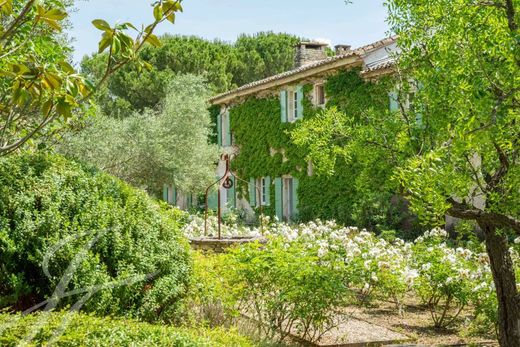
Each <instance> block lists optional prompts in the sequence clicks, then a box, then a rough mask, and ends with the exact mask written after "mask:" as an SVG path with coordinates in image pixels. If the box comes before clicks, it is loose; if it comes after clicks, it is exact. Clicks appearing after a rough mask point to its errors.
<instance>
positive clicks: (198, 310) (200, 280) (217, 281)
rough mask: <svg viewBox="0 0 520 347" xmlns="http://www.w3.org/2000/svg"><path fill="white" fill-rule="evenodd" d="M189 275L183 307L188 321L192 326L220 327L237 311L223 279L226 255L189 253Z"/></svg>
mask: <svg viewBox="0 0 520 347" xmlns="http://www.w3.org/2000/svg"><path fill="white" fill-rule="evenodd" d="M193 258H194V262H193V276H192V285H191V286H190V288H191V291H190V294H189V299H188V300H187V306H188V307H189V310H186V312H187V313H188V315H189V316H188V317H187V318H188V319H187V320H188V321H189V322H190V323H191V324H192V325H194V326H201V325H209V326H211V327H216V326H224V325H228V324H230V323H231V321H232V319H233V317H235V316H236V314H237V312H236V311H235V309H234V307H235V304H236V300H235V298H234V296H233V295H232V292H233V291H232V289H231V288H230V287H229V282H228V281H227V280H226V278H225V276H223V272H224V271H225V269H226V265H227V264H226V262H225V259H226V256H225V255H223V254H213V253H205V254H203V253H201V252H193Z"/></svg>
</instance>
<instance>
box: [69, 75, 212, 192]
mask: <svg viewBox="0 0 520 347" xmlns="http://www.w3.org/2000/svg"><path fill="white" fill-rule="evenodd" d="M209 95H210V94H209V91H208V89H207V88H206V86H205V80H204V78H202V77H201V76H193V75H177V76H175V77H173V78H172V79H171V80H170V81H169V84H168V95H167V97H166V98H165V100H164V101H163V102H162V103H161V108H160V109H159V110H157V111H156V112H154V111H150V110H148V111H144V112H143V114H135V115H133V116H129V117H125V118H118V119H116V118H112V117H108V116H104V115H99V116H98V117H96V118H95V119H93V121H92V122H91V124H87V126H86V128H85V129H84V130H82V131H80V132H79V133H77V134H72V135H70V136H68V137H67V140H66V141H64V142H63V144H62V145H61V146H59V150H60V151H61V152H62V153H64V154H66V155H68V156H70V157H74V158H77V159H80V160H82V161H86V162H89V163H91V164H94V165H95V166H97V167H98V168H100V169H102V170H104V171H106V172H108V173H110V174H112V175H114V176H117V177H119V178H121V179H123V180H125V181H126V182H128V183H130V184H132V185H134V186H137V187H141V188H144V189H146V190H147V191H148V192H150V193H158V192H161V191H162V187H163V184H164V183H170V184H174V185H176V186H177V187H182V189H183V190H185V191H186V192H190V191H194V192H195V191H200V190H202V189H204V188H205V187H206V186H207V185H208V184H209V182H210V181H212V180H213V178H214V163H215V161H216V159H217V158H218V149H217V147H216V146H214V145H211V144H208V136H210V135H213V134H211V120H210V114H209V112H208V110H207V99H208V97H209Z"/></svg>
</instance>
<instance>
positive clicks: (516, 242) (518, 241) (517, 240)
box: [515, 237, 520, 245]
mask: <svg viewBox="0 0 520 347" xmlns="http://www.w3.org/2000/svg"><path fill="white" fill-rule="evenodd" d="M515 244H516V245H518V244H520V237H517V238H516V239H515Z"/></svg>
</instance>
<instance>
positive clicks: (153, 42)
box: [146, 34, 161, 47]
mask: <svg viewBox="0 0 520 347" xmlns="http://www.w3.org/2000/svg"><path fill="white" fill-rule="evenodd" d="M146 42H148V43H149V44H151V45H152V46H154V47H160V46H161V40H159V38H158V37H157V36H155V35H154V34H150V35H148V37H147V38H146Z"/></svg>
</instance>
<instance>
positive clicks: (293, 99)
mask: <svg viewBox="0 0 520 347" xmlns="http://www.w3.org/2000/svg"><path fill="white" fill-rule="evenodd" d="M287 104H288V106H289V107H288V113H287V116H288V117H287V121H289V122H294V121H295V120H296V119H298V114H299V113H298V112H299V110H298V106H299V105H298V92H297V91H296V90H290V91H289V100H288V102H287Z"/></svg>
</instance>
